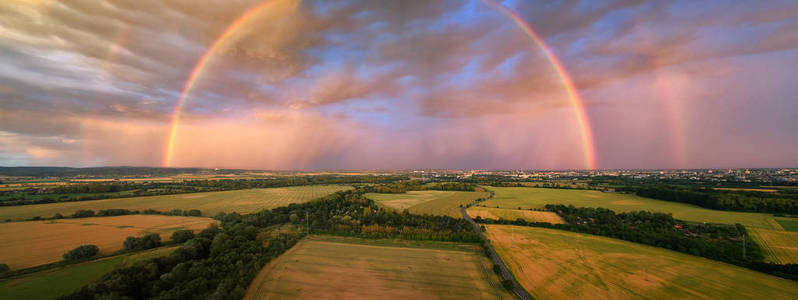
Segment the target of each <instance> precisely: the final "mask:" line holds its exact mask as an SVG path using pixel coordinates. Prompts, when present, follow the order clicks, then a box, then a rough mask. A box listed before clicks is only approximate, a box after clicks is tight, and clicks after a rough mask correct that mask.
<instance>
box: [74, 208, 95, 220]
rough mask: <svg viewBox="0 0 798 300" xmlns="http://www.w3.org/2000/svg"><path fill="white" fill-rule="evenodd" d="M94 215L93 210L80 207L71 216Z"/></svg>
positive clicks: (87, 216)
mask: <svg viewBox="0 0 798 300" xmlns="http://www.w3.org/2000/svg"><path fill="white" fill-rule="evenodd" d="M93 216H94V211H93V210H90V209H81V210H78V211H76V212H75V213H74V214H72V217H73V218H90V217H93Z"/></svg>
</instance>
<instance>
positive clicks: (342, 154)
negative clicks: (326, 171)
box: [0, 0, 798, 168]
mask: <svg viewBox="0 0 798 300" xmlns="http://www.w3.org/2000/svg"><path fill="white" fill-rule="evenodd" d="M272 1H276V2H274V3H275V4H274V5H273V6H272V7H270V8H268V9H266V10H264V11H263V12H262V13H260V14H258V15H256V16H254V17H253V18H251V19H248V20H246V22H245V24H244V25H242V26H241V27H240V28H238V29H237V30H236V31H235V32H233V33H232V34H231V35H230V37H229V38H228V39H226V40H225V41H223V43H221V46H220V47H219V48H218V49H217V51H216V52H214V53H212V56H211V59H210V61H209V63H208V64H207V65H206V66H205V67H204V68H203V70H202V72H201V73H200V75H199V78H198V80H197V81H196V82H195V83H194V85H193V86H192V88H191V90H190V92H189V94H188V97H187V101H186V105H185V106H184V109H183V112H182V115H183V121H182V122H181V125H180V130H179V132H180V136H179V137H180V139H179V140H178V141H179V144H178V145H177V149H178V150H177V152H176V153H175V162H176V163H179V164H181V165H186V166H188V165H199V166H221V167H226V166H235V167H263V168H266V167H268V168H355V167H357V168H372V167H373V168H404V167H428V166H435V167H485V168H498V167H507V168H513V167H516V166H519V167H541V168H566V167H580V166H584V164H583V159H584V151H585V149H583V145H581V143H580V132H579V130H580V129H579V128H577V126H576V125H575V123H576V121H575V118H574V110H573V107H572V103H571V102H570V100H569V99H568V95H567V94H566V92H565V90H564V86H563V82H562V80H561V78H559V76H558V74H556V73H555V72H554V69H553V68H552V65H551V64H552V63H551V61H550V60H549V59H548V58H547V57H546V56H545V55H544V53H543V52H542V51H541V49H539V48H538V47H537V46H536V45H535V43H534V42H533V41H532V40H530V39H529V37H528V36H526V35H525V34H524V32H523V31H522V30H521V29H520V28H519V27H518V26H517V25H516V24H514V23H513V22H512V21H511V20H509V19H508V18H506V17H505V16H503V15H502V14H501V13H500V12H498V11H496V10H493V9H491V8H490V6H487V5H485V4H484V3H483V2H482V1H478V0H471V1H432V2H430V1H334V2H331V1H322V0H318V1H310V0H308V1H299V0H272ZM260 3H263V2H261V1H255V0H238V1H216V0H207V1H203V2H201V3H197V2H196V1H185V0H169V1H157V0H141V1H100V2H97V1H88V0H85V1H65V2H64V1H38V2H37V1H12V2H3V3H0V82H2V83H0V97H2V99H0V100H2V103H0V108H2V110H0V131H2V132H4V134H5V135H4V136H3V138H4V139H5V140H6V141H8V142H9V143H11V142H13V143H15V144H16V146H13V147H12V146H8V147H5V148H2V151H0V164H7V163H9V164H10V163H23V164H28V163H29V164H40V163H50V164H76V165H92V164H117V165H118V164H142V165H158V164H160V163H161V161H162V157H163V155H164V154H165V153H163V150H162V149H164V148H165V141H166V135H167V134H168V132H169V130H170V127H169V126H170V124H169V122H170V120H171V118H172V114H173V112H174V111H173V109H174V107H175V105H176V101H177V99H178V98H179V96H180V93H181V91H182V89H183V87H184V85H185V83H186V80H187V79H188V78H189V75H190V74H191V72H192V71H193V70H194V68H195V65H196V63H197V62H198V60H199V59H200V57H202V55H203V54H205V52H206V51H208V47H210V45H212V44H213V43H214V42H215V41H216V40H217V39H218V38H219V36H220V35H221V34H222V33H223V32H224V31H225V29H226V28H227V27H228V26H229V25H230V24H231V23H232V22H233V21H234V20H236V19H237V18H238V17H239V16H240V15H241V14H242V13H243V12H245V11H247V10H248V9H250V8H252V7H254V6H256V5H258V4H260ZM503 3H505V4H506V5H508V7H510V8H511V9H512V10H514V11H516V12H517V13H518V14H519V15H520V16H521V17H522V18H523V19H524V20H526V21H527V22H528V23H529V24H531V26H532V27H533V28H534V29H535V30H536V31H537V32H538V33H539V34H540V35H541V36H542V37H543V39H544V40H545V41H546V43H547V44H548V45H549V46H550V48H551V49H552V51H553V52H554V53H555V54H556V55H557V56H558V57H559V59H560V60H561V61H562V62H563V64H564V66H565V68H566V70H568V72H569V73H570V76H571V77H572V78H573V80H574V82H575V83H576V85H577V87H578V88H579V93H580V94H581V95H582V98H583V99H584V101H585V103H586V104H587V110H588V117H589V119H590V120H591V125H592V126H593V128H594V129H595V135H596V140H597V143H598V149H597V150H598V152H599V158H600V159H599V165H600V166H602V167H621V166H622V167H647V166H649V165H656V166H663V167H667V166H677V165H678V166H682V165H685V166H687V165H690V166H693V165H702V164H706V165H722V164H734V163H735V162H744V161H745V160H746V159H747V158H748V157H750V156H751V155H750V154H751V150H750V148H748V147H744V146H741V141H745V140H750V141H757V142H760V143H767V142H771V143H774V144H778V145H781V147H782V149H787V150H790V151H791V150H796V146H795V145H794V144H791V143H787V142H784V140H789V139H790V138H791V137H794V132H796V130H794V128H792V127H791V126H789V125H784V124H781V123H778V122H781V121H783V120H786V119H787V118H788V117H791V116H786V115H784V114H785V113H784V112H785V111H787V112H789V111H798V108H797V107H796V104H795V103H794V101H793V102H789V101H787V100H785V99H789V97H791V95H792V94H794V88H792V87H791V86H790V85H789V84H785V83H784V82H782V81H781V79H772V80H769V81H764V80H762V78H773V76H776V75H778V76H781V77H780V78H783V77H786V78H789V77H790V76H791V75H789V74H790V73H789V72H788V71H787V70H790V68H791V67H794V66H792V65H790V64H787V63H784V62H785V61H795V60H796V57H798V54H796V51H798V50H796V47H798V38H796V37H798V34H796V29H795V28H798V26H796V25H798V23H796V22H798V20H796V19H795V18H794V17H793V16H795V15H796V13H798V5H796V3H794V1H764V2H757V3H756V4H753V3H734V4H728V3H723V2H721V1H707V2H702V3H692V2H683V1H627V0H616V1H602V2H574V1H564V2H558V3H540V2H528V1H504V2H503ZM759 65H766V66H768V68H769V69H762V68H761V67H757V66H759ZM751 70H756V71H755V72H754V71H751ZM741 78H744V79H745V80H742V79H741ZM676 83H678V84H676ZM731 91H734V92H731ZM747 91H761V93H759V94H751V93H747ZM765 91H767V92H765ZM765 94H766V95H768V97H769V99H767V100H772V99H775V100H773V101H766V100H763V99H761V98H760V96H757V95H765ZM751 99H758V101H751ZM669 103H670V104H669ZM673 103H677V104H679V105H680V106H679V107H681V108H682V109H683V110H684V111H685V112H686V111H688V109H692V110H693V111H692V112H690V113H681V116H680V118H679V121H678V122H679V123H682V124H692V125H693V126H698V127H700V128H699V129H692V128H688V127H690V125H679V126H675V125H673V123H675V122H677V121H674V120H676V119H677V118H674V117H673V113H672V112H673V111H677V110H674V107H676V106H674V105H671V104H673ZM702 103H715V105H717V106H734V107H739V108H740V110H741V111H756V112H758V113H757V114H756V117H746V116H741V115H739V114H738V113H737V112H736V111H724V112H723V113H722V114H721V115H718V116H717V117H716V118H717V119H718V120H722V122H721V121H718V124H723V125H717V126H708V125H706V124H704V123H703V122H704V121H703V120H702V118H703V117H704V116H706V115H708V114H713V109H712V108H711V107H709V106H706V105H702ZM761 103H765V104H761ZM668 114H671V115H670V117H669V116H668ZM769 116H771V117H769ZM772 116H776V117H772ZM735 119H741V120H746V122H749V123H751V124H752V125H751V128H754V129H751V130H750V131H744V130H743V131H740V130H737V131H736V132H743V133H744V135H743V136H742V137H734V136H733V135H732V134H731V133H730V132H727V131H726V128H734V127H733V126H732V125H734V124H736V123H734V120H735ZM764 120H769V122H765V121H764ZM774 120H776V121H774ZM774 122H775V123H774ZM765 124H768V125H769V126H771V127H772V126H775V127H776V129H772V128H771V127H768V126H766V125H765ZM680 126H681V129H680ZM764 130H767V131H768V132H770V130H772V131H775V132H776V133H771V134H768V135H764V137H763V135H761V134H757V133H756V132H758V131H764ZM674 131H688V132H693V133H692V134H689V135H684V136H685V138H684V139H683V140H677V139H675V138H674V136H675V135H676V134H674ZM743 133H741V134H743ZM710 137H712V138H710ZM709 140H712V141H713V143H714V144H713V145H715V144H717V145H719V146H711V145H707V144H706V143H705V142H706V141H709ZM64 141H72V142H71V143H67V142H64ZM674 142H678V143H681V144H682V146H680V147H681V148H683V150H681V152H680V153H681V154H678V155H675V154H673V153H672V151H670V152H669V150H663V149H672V145H671V144H672V143H674ZM697 145H701V146H697ZM697 147H698V148H700V147H708V148H711V149H713V150H714V151H716V152H723V153H727V155H719V156H718V157H722V158H723V160H722V161H721V160H715V159H713V158H712V157H711V156H703V155H700V154H697V153H698V152H700V151H698V150H697V149H696V148H697ZM730 148H736V149H740V150H739V151H733V150H728V149H730ZM181 149H182V150H181ZM195 149H202V150H201V151H195ZM745 149H748V150H745ZM181 151H182V152H181ZM785 151H786V150H785ZM796 151H798V150H796ZM794 152H795V151H793V153H794ZM789 153H790V152H789V151H787V152H778V153H776V152H774V153H772V154H773V155H771V156H769V157H768V158H760V159H759V160H757V161H758V162H761V163H762V164H766V165H774V164H777V163H778V162H789V161H790V160H791V159H792V160H794V157H791V156H790V155H789ZM75 157H80V159H77V160H75V159H74V158H75ZM624 157H627V158H630V159H628V160H625V159H624Z"/></svg>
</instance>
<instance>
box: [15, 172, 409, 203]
mask: <svg viewBox="0 0 798 300" xmlns="http://www.w3.org/2000/svg"><path fill="white" fill-rule="evenodd" d="M407 179H409V178H408V177H406V176H388V175H385V176H383V175H381V176H372V175H314V176H287V177H274V178H266V179H225V180H191V181H181V182H133V181H129V182H121V181H120V182H109V183H88V184H73V185H66V186H59V187H54V188H29V189H26V190H21V191H20V190H13V191H0V206H12V205H27V204H44V203H53V202H72V201H88V200H98V199H109V198H123V197H140V196H156V195H171V194H183V193H199V192H215V191H228V190H239V189H253V188H271V187H286V186H301V185H315V184H356V183H361V184H362V183H369V184H380V183H390V182H396V181H400V180H407ZM131 191H132V192H131Z"/></svg>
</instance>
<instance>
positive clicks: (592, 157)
mask: <svg viewBox="0 0 798 300" xmlns="http://www.w3.org/2000/svg"><path fill="white" fill-rule="evenodd" d="M482 1H484V2H485V3H486V4H488V5H489V6H491V7H493V8H495V9H496V10H498V11H499V12H501V13H502V14H504V15H505V16H507V17H508V18H510V19H511V20H512V21H513V22H515V24H516V25H518V27H520V28H521V30H523V31H524V33H525V34H526V35H527V36H529V38H531V39H532V41H534V42H535V44H536V45H537V46H538V47H539V48H540V49H541V50H543V53H544V54H545V55H546V58H547V59H548V60H549V62H550V63H551V66H552V67H553V68H554V71H555V72H556V73H557V77H559V78H560V81H561V82H562V84H563V86H564V87H565V91H566V92H567V93H568V99H569V100H570V102H571V106H573V108H574V112H575V113H576V119H577V122H578V123H579V131H580V132H581V136H582V147H583V148H584V152H585V163H586V166H587V168H588V169H590V170H593V169H596V151H595V145H594V144H593V131H592V130H591V128H590V123H589V120H588V118H587V113H586V111H585V104H584V102H583V101H582V98H581V97H579V93H578V92H577V91H576V87H575V86H574V83H573V81H572V80H571V76H569V75H568V72H566V71H565V67H563V65H562V63H561V62H560V60H559V59H558V58H557V56H556V55H554V52H552V51H551V49H550V48H549V47H548V45H546V43H545V42H544V41H543V39H542V38H540V36H539V35H538V34H537V33H536V32H535V30H533V29H532V27H531V26H529V24H528V23H526V22H525V21H524V19H523V18H521V16H519V15H518V14H517V13H515V12H514V11H512V10H510V9H509V8H507V7H506V6H504V5H501V4H499V3H497V2H496V1H494V0H482Z"/></svg>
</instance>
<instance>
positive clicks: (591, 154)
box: [163, 0, 596, 170]
mask: <svg viewBox="0 0 798 300" xmlns="http://www.w3.org/2000/svg"><path fill="white" fill-rule="evenodd" d="M279 1H281V0H269V1H266V2H264V3H261V4H259V5H257V6H255V7H253V8H250V9H249V10H247V11H246V12H244V14H242V15H241V16H239V17H238V18H237V19H235V20H234V21H233V22H232V23H231V24H230V25H229V26H228V27H227V28H226V29H225V30H224V32H222V34H221V35H220V36H219V37H218V38H217V39H216V40H215V41H214V42H213V44H212V45H211V46H210V48H208V51H206V52H205V54H203V55H202V57H201V58H200V59H199V61H197V64H196V65H195V66H194V69H193V70H192V72H191V75H190V76H189V77H188V80H187V81H186V83H185V85H184V86H183V90H182V91H181V93H180V98H179V99H178V101H177V105H175V108H174V112H173V114H172V122H171V129H170V132H169V140H168V142H167V147H166V151H164V158H163V166H164V167H169V166H170V165H171V159H172V152H173V151H174V147H175V137H176V136H177V129H178V124H179V122H180V114H181V110H182V109H183V104H184V103H185V102H186V98H187V97H188V94H189V91H190V90H191V88H192V87H193V86H194V84H195V82H196V81H197V78H198V77H199V75H200V74H201V73H202V70H203V68H205V66H206V65H207V64H208V61H209V60H210V58H211V56H212V55H213V53H214V52H216V49H217V48H218V47H219V46H220V45H222V44H223V43H224V41H225V40H226V39H227V38H228V37H229V36H230V35H232V34H233V33H234V32H235V31H236V30H237V29H238V28H239V27H241V25H242V24H244V23H246V21H247V20H248V19H249V18H251V17H252V16H254V15H256V14H258V13H259V12H261V11H262V10H263V9H265V8H267V7H269V6H271V5H273V4H274V3H276V2H279ZM483 2H485V3H486V4H487V5H488V6H490V7H492V8H494V9H496V10H497V11H499V12H501V13H502V14H503V15H505V16H507V17H508V18H510V20H512V21H513V22H514V23H515V24H516V25H518V27H520V28H521V30H522V31H523V32H524V33H525V34H526V35H527V36H529V37H530V38H531V39H532V41H533V42H534V43H535V44H536V45H537V46H538V47H539V48H540V49H541V50H542V51H543V53H544V54H545V55H546V58H547V59H548V60H549V62H550V63H551V65H552V67H553V68H554V71H555V72H556V73H557V76H558V78H559V79H560V81H561V82H562V84H563V86H564V87H565V90H566V93H567V95H568V99H569V101H570V102H571V105H572V107H573V108H574V112H575V113H576V118H577V122H578V126H579V130H580V133H581V140H582V146H583V148H584V153H585V158H584V159H585V164H586V167H587V168H588V169H591V170H592V169H595V168H596V158H595V156H596V155H595V147H594V144H593V133H592V130H591V128H590V123H589V120H588V117H587V113H586V112H585V106H584V103H583V101H582V99H581V97H580V96H579V93H578V92H577V90H576V88H575V87H574V84H573V81H572V80H571V77H570V76H569V75H568V73H567V72H566V70H565V68H564V67H563V65H562V63H561V62H560V60H559V59H558V58H557V56H556V55H554V52H552V51H551V49H550V48H549V47H548V45H546V43H545V42H544V41H543V39H541V38H540V36H539V35H538V34H537V33H536V32H535V30H533V29H532V27H531V26H529V24H527V23H526V22H525V21H524V19H523V18H521V16H519V15H518V14H517V13H515V12H514V11H512V10H510V9H509V8H507V7H506V6H504V5H502V4H499V3H497V2H495V1H493V0H483Z"/></svg>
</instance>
